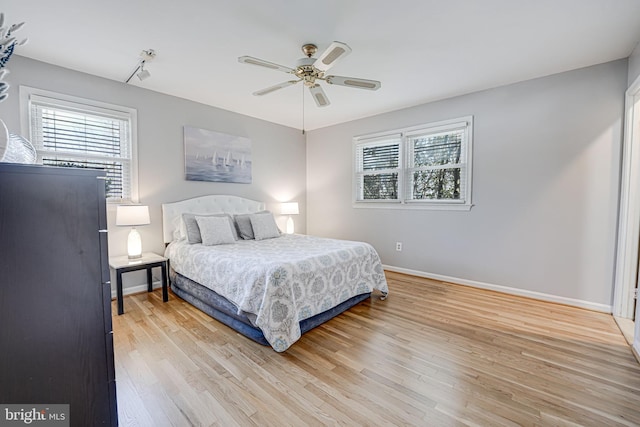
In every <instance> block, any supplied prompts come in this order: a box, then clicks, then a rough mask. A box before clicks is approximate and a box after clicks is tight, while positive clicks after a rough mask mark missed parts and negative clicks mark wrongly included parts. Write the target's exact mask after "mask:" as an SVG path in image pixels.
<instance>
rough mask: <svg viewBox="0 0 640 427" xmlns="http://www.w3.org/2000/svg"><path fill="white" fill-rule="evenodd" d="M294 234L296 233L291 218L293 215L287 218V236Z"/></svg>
mask: <svg viewBox="0 0 640 427" xmlns="http://www.w3.org/2000/svg"><path fill="white" fill-rule="evenodd" d="M293 233H295V229H294V225H293V218H291V215H289V218H287V234H293Z"/></svg>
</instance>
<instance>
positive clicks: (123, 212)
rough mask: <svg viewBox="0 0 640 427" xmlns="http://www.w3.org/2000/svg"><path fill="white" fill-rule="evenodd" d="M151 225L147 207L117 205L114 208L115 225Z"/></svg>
mask: <svg viewBox="0 0 640 427" xmlns="http://www.w3.org/2000/svg"><path fill="white" fill-rule="evenodd" d="M147 224H151V219H150V218H149V206H145V205H119V206H118V207H117V208H116V225H123V226H126V225H128V226H134V225H147Z"/></svg>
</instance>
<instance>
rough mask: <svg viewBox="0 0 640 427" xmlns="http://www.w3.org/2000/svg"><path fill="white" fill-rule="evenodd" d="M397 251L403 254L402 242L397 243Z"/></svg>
mask: <svg viewBox="0 0 640 427" xmlns="http://www.w3.org/2000/svg"><path fill="white" fill-rule="evenodd" d="M396 251H398V252H402V242H396Z"/></svg>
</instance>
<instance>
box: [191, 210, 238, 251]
mask: <svg viewBox="0 0 640 427" xmlns="http://www.w3.org/2000/svg"><path fill="white" fill-rule="evenodd" d="M196 216H199V217H216V218H227V221H229V226H230V227H231V233H232V234H233V237H234V239H235V240H238V239H239V237H238V233H237V231H236V228H235V226H234V225H233V218H232V217H231V215H229V214H224V213H220V214H211V215H204V214H203V215H199V214H192V213H184V214H182V222H183V223H184V227H185V231H186V234H187V235H186V237H187V241H188V242H189V243H190V244H194V243H202V237H201V236H200V227H199V226H198V223H197V221H196Z"/></svg>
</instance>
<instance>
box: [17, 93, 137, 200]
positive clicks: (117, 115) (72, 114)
mask: <svg viewBox="0 0 640 427" xmlns="http://www.w3.org/2000/svg"><path fill="white" fill-rule="evenodd" d="M30 121H31V140H32V142H33V144H34V146H35V148H36V151H37V153H38V157H39V159H40V160H41V162H42V164H44V165H50V166H60V167H76V168H94V169H103V170H105V171H106V174H107V180H106V186H107V198H108V199H110V200H120V199H125V200H129V199H131V191H130V188H131V151H132V148H131V118H130V116H129V115H128V114H126V113H124V112H118V111H112V110H106V109H101V108H98V107H94V106H88V105H84V104H76V103H71V102H67V101H63V100H55V99H51V98H46V97H42V96H37V95H32V96H31V98H30Z"/></svg>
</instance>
